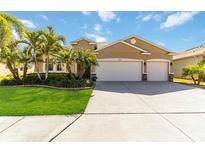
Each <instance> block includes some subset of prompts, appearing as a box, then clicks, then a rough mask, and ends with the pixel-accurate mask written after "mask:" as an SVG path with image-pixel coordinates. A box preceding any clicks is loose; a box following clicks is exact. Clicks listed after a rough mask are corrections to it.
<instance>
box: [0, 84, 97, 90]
mask: <svg viewBox="0 0 205 154" xmlns="http://www.w3.org/2000/svg"><path fill="white" fill-rule="evenodd" d="M0 87H5V88H9V87H41V88H50V89H59V90H86V89H94V87H95V86H94V85H93V86H92V87H79V88H63V87H54V86H47V85H14V86H13V85H11V86H0Z"/></svg>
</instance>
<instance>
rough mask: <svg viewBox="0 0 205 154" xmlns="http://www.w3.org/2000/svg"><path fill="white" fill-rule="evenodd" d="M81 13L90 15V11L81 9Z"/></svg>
mask: <svg viewBox="0 0 205 154" xmlns="http://www.w3.org/2000/svg"><path fill="white" fill-rule="evenodd" d="M81 13H82V14H84V15H90V14H91V12H90V11H81Z"/></svg>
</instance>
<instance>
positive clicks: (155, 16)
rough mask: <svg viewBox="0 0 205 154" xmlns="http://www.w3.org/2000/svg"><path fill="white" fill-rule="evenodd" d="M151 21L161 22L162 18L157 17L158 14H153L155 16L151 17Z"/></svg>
mask: <svg viewBox="0 0 205 154" xmlns="http://www.w3.org/2000/svg"><path fill="white" fill-rule="evenodd" d="M152 19H153V20H155V21H161V20H162V16H161V15H159V14H155V15H153V17H152Z"/></svg>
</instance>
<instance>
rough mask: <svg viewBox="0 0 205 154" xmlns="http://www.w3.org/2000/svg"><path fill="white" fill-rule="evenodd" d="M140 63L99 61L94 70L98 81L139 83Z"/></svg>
mask: <svg viewBox="0 0 205 154" xmlns="http://www.w3.org/2000/svg"><path fill="white" fill-rule="evenodd" d="M141 69H142V68H141V62H138V61H101V62H99V66H98V67H97V68H96V74H97V78H98V79H97V80H98V81H141V80H142V70H141Z"/></svg>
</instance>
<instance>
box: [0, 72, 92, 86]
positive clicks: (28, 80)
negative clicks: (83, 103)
mask: <svg viewBox="0 0 205 154" xmlns="http://www.w3.org/2000/svg"><path fill="white" fill-rule="evenodd" d="M41 77H42V79H43V80H40V79H39V78H38V76H37V74H36V73H33V74H28V75H27V76H26V77H25V78H24V79H22V80H15V79H3V80H2V81H1V83H0V85H3V86H13V85H48V86H54V87H63V88H79V87H91V86H93V81H91V80H86V79H79V80H77V79H71V78H70V76H69V74H67V73H50V74H49V75H48V78H47V79H46V80H44V79H45V74H41Z"/></svg>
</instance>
